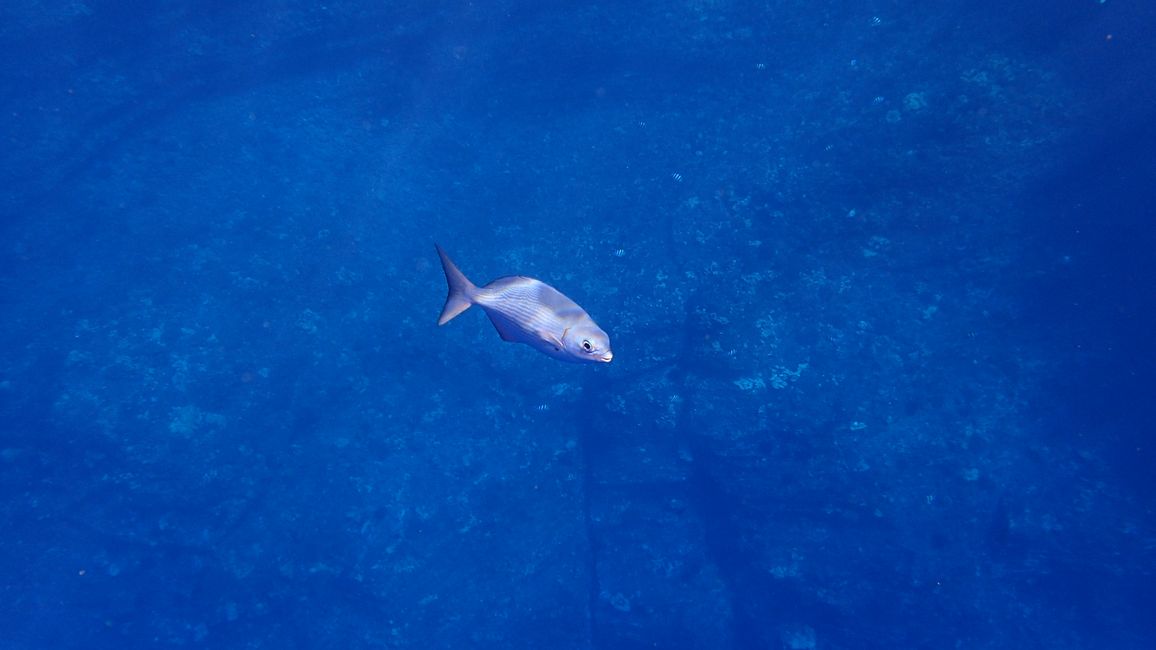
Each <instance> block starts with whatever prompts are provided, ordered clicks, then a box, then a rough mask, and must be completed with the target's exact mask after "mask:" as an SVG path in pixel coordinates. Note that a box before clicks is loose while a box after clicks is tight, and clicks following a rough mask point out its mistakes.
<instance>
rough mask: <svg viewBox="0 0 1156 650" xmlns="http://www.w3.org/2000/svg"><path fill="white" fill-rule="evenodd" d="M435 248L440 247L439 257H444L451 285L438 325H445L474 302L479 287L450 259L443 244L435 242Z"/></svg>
mask: <svg viewBox="0 0 1156 650" xmlns="http://www.w3.org/2000/svg"><path fill="white" fill-rule="evenodd" d="M434 248H436V249H438V257H440V258H442V270H443V271H445V273H446V283H447V284H449V285H450V293H449V295H448V296H446V306H445V307H442V315H441V317H440V318H438V325H445V324H446V323H448V322H450V321H451V320H453V319H454V317H455V316H457V315H458V314H460V313H462V312H463V311H465V310H467V309H469V308H470V305H472V304H474V294H475V293H477V291H478V288H477V287H475V286H474V283H473V282H470V281H469V279H468V278H466V276H465V274H463V273H462V272H461V271H459V270H458V267H457V266H456V265H455V264H454V262H453V260H451V259H450V256H449V255H446V252H445V251H443V250H442V247H441V246H438V245H437V244H434Z"/></svg>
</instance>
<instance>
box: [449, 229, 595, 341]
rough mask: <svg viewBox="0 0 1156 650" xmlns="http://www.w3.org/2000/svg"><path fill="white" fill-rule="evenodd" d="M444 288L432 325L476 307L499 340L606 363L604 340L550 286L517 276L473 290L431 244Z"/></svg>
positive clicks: (588, 320)
mask: <svg viewBox="0 0 1156 650" xmlns="http://www.w3.org/2000/svg"><path fill="white" fill-rule="evenodd" d="M434 247H435V248H437V251H438V256H439V257H441V259H442V270H443V271H445V273H446V282H447V283H449V285H450V292H449V296H448V297H446V306H445V307H444V308H442V315H441V318H438V325H445V324H446V323H448V322H450V321H451V320H453V319H454V317H455V316H457V315H458V314H460V313H462V312H463V311H465V310H467V309H469V308H470V305H477V306H479V307H481V308H482V310H483V311H485V312H486V315H487V316H489V317H490V322H491V323H493V324H494V327H495V328H496V329H497V330H498V334H499V335H501V337H502V340H503V341H511V342H514V343H525V344H526V345H528V346H530V347H532V348H534V349H535V350H538V351H539V352H542V353H544V354H548V355H550V356H552V357H554V358H555V359H561V360H563V361H573V362H575V363H582V362H584V361H594V362H601V363H610V361H611V359H613V358H614V353H613V352H611V351H610V337H609V336H607V335H606V332H604V331H602V328H600V327H598V324H597V323H595V322H594V320H593V319H592V318H590V315H589V314H587V313H586V310H584V309H582V308H581V307H579V306H578V305H577V303H575V302H574V301H573V300H570V299H569V298H567V297H566V296H564V295H562V292H560V291H558V290H557V289H555V288H554V287H551V286H550V285H548V284H546V283H545V282H542V281H540V280H535V279H534V278H527V277H523V276H520V275H518V276H512V277H505V278H498V279H497V280H494V281H493V282H491V283H489V284H487V285H486V286H484V287H478V286H475V285H474V283H473V282H470V281H469V280H468V279H467V278H466V276H465V275H464V274H463V273H462V272H461V271H459V270H458V267H457V266H455V265H454V263H453V261H452V260H450V258H449V255H446V252H445V251H444V250H442V247H441V246H438V245H437V244H434Z"/></svg>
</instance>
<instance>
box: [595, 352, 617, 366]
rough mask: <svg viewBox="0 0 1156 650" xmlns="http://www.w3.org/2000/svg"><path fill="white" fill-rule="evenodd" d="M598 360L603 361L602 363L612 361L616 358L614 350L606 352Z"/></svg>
mask: <svg viewBox="0 0 1156 650" xmlns="http://www.w3.org/2000/svg"><path fill="white" fill-rule="evenodd" d="M598 360H599V361H601V362H602V363H610V362H611V361H613V360H614V353H613V352H607V353H606V354H604V355H602V358H600V359H598Z"/></svg>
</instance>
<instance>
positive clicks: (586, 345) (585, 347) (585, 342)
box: [582, 339, 594, 352]
mask: <svg viewBox="0 0 1156 650" xmlns="http://www.w3.org/2000/svg"><path fill="white" fill-rule="evenodd" d="M582 349H583V350H586V351H587V352H590V351H591V350H593V349H594V345H593V344H591V343H590V339H582Z"/></svg>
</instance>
